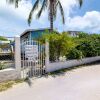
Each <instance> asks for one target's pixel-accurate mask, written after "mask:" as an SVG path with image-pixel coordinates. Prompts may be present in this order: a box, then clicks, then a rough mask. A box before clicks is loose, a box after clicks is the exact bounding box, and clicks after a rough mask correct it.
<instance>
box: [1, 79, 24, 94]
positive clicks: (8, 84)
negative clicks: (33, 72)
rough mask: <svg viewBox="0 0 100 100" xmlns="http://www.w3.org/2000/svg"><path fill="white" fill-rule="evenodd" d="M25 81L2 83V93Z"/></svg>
mask: <svg viewBox="0 0 100 100" xmlns="http://www.w3.org/2000/svg"><path fill="white" fill-rule="evenodd" d="M24 81H25V79H18V80H15V81H7V82H3V83H0V92H2V91H5V90H7V89H9V88H11V87H13V85H15V84H18V83H22V82H24Z"/></svg>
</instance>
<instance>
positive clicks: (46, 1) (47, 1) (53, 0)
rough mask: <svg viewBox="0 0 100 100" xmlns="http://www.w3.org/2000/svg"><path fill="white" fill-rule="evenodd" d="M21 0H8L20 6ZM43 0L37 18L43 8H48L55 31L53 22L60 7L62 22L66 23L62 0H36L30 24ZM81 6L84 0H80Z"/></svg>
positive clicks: (29, 19) (30, 15) (31, 12)
mask: <svg viewBox="0 0 100 100" xmlns="http://www.w3.org/2000/svg"><path fill="white" fill-rule="evenodd" d="M19 1H21V0H7V2H8V3H14V4H15V7H18V2H19ZM41 1H42V6H41V9H40V10H39V12H38V14H37V18H40V16H41V14H42V12H43V10H45V9H46V8H47V9H48V12H49V14H48V16H49V20H50V28H51V31H53V22H54V20H55V19H56V15H57V8H59V10H60V13H61V16H62V22H63V24H64V23H65V18H64V10H63V7H62V5H61V2H60V0H36V2H35V3H34V5H33V7H32V9H31V11H30V14H29V17H28V24H29V25H30V23H31V22H32V15H33V13H34V11H35V10H37V9H38V8H39V4H40V3H41ZM78 2H79V5H80V7H81V6H82V3H83V0H78Z"/></svg>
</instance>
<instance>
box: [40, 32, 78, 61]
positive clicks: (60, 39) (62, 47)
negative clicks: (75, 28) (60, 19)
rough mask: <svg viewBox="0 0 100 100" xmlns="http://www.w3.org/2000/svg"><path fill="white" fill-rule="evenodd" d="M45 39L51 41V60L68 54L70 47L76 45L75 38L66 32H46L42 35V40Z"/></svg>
mask: <svg viewBox="0 0 100 100" xmlns="http://www.w3.org/2000/svg"><path fill="white" fill-rule="evenodd" d="M45 39H47V40H48V41H49V48H50V49H49V50H50V51H49V52H50V61H55V60H59V57H60V56H65V55H67V54H68V52H69V51H70V49H72V48H73V47H75V45H76V44H75V43H74V41H73V38H71V37H70V36H68V34H67V33H65V32H64V33H62V34H57V33H56V32H52V33H50V34H45V35H43V37H42V41H44V40H45Z"/></svg>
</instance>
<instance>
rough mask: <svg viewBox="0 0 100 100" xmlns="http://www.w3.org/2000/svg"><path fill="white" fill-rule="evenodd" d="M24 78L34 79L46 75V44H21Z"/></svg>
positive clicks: (30, 42) (27, 42)
mask: <svg viewBox="0 0 100 100" xmlns="http://www.w3.org/2000/svg"><path fill="white" fill-rule="evenodd" d="M21 67H22V77H23V78H26V77H33V76H40V75H43V74H45V44H41V43H40V42H39V41H34V40H31V41H25V42H22V43H21Z"/></svg>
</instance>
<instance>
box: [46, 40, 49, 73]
mask: <svg viewBox="0 0 100 100" xmlns="http://www.w3.org/2000/svg"><path fill="white" fill-rule="evenodd" d="M45 55H46V56H45V66H46V72H48V67H49V42H48V41H47V40H46V42H45Z"/></svg>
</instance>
